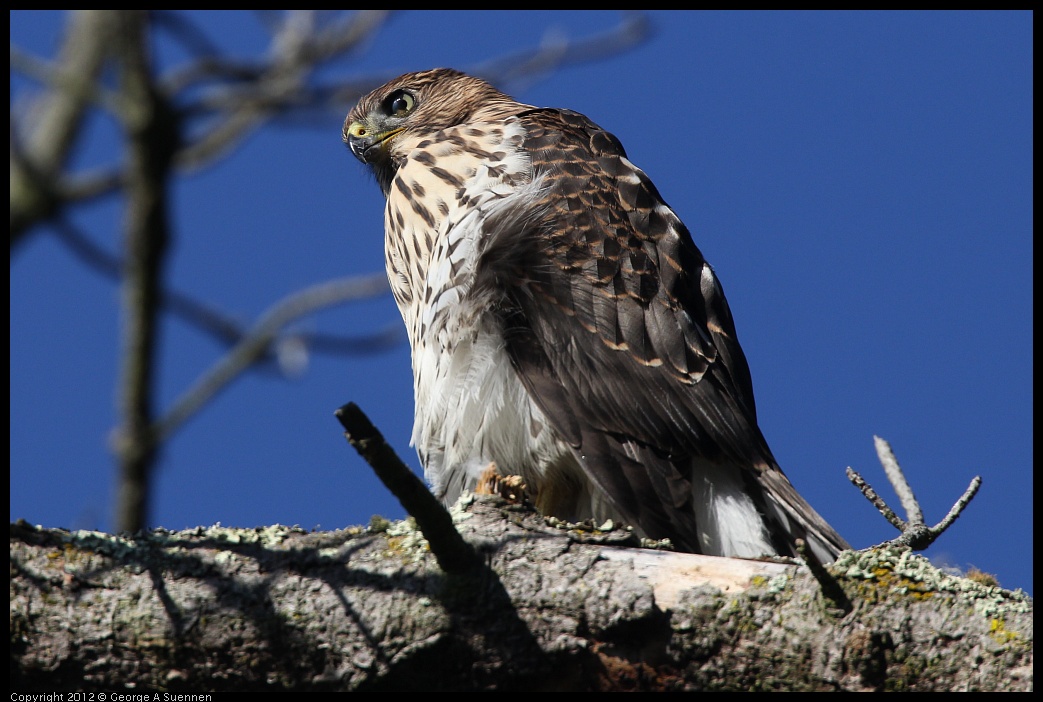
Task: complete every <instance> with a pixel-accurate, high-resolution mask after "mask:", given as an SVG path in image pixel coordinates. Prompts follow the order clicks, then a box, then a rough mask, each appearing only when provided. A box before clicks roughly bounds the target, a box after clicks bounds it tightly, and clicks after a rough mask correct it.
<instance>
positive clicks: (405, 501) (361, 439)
mask: <svg viewBox="0 0 1043 702" xmlns="http://www.w3.org/2000/svg"><path fill="white" fill-rule="evenodd" d="M334 414H335V415H336V417H337V419H338V420H339V421H340V423H341V426H343V427H344V436H346V437H347V439H348V442H349V443H350V444H351V445H352V446H354V447H355V450H356V451H358V452H359V455H360V456H362V458H364V459H365V460H366V463H368V464H369V465H370V466H371V467H372V468H373V470H374V472H376V474H377V477H378V478H380V480H381V482H383V483H384V485H385V487H387V489H388V490H390V491H391V493H392V494H393V495H394V496H395V497H397V498H398V501H399V502H400V503H402V507H404V508H405V510H406V512H408V513H409V514H410V515H411V516H412V517H413V519H415V520H416V523H417V526H418V527H420V531H421V532H423V534H424V538H425V539H427V542H428V544H429V545H430V546H431V552H432V553H433V554H434V555H435V558H436V559H437V560H438V565H439V567H441V569H442V570H444V571H445V572H446V573H449V574H453V575H463V574H467V573H471V572H473V571H474V570H475V567H476V566H478V565H479V560H478V555H477V554H476V553H475V551H474V549H473V548H472V547H471V545H470V544H468V543H467V542H466V541H464V538H463V537H462V536H460V532H458V531H457V530H456V527H455V526H453V518H452V517H451V516H450V515H449V512H448V511H447V510H446V509H445V507H443V506H442V505H441V503H440V502H439V501H438V500H437V499H436V498H435V496H434V495H432V494H431V491H430V490H428V489H427V486H426V485H424V483H423V481H422V480H420V478H418V477H417V476H416V474H414V473H413V471H411V470H410V469H409V467H408V466H407V465H406V464H404V463H403V462H402V460H401V459H400V458H399V457H398V455H397V454H396V453H395V450H394V449H393V448H391V447H390V446H388V444H387V442H386V441H384V437H383V435H382V434H381V433H380V431H379V430H378V429H377V428H376V427H375V426H373V423H372V422H370V421H369V417H367V416H366V415H365V413H363V411H362V410H361V409H359V406H358V405H356V404H355V403H354V402H349V403H348V404H346V405H344V406H343V407H341V408H340V409H338V410H337V411H336V412H334Z"/></svg>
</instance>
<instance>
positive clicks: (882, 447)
mask: <svg viewBox="0 0 1043 702" xmlns="http://www.w3.org/2000/svg"><path fill="white" fill-rule="evenodd" d="M873 440H874V442H875V445H876V452H877V456H878V457H879V458H880V463H881V465H883V467H884V472H885V473H886V474H887V477H888V480H889V481H890V482H891V485H892V486H893V487H894V489H895V492H896V493H897V494H898V495H899V496H900V499H901V501H902V505H903V507H904V508H905V511H906V515H907V516H908V519H907V520H902V519H901V518H900V517H899V516H898V515H896V514H895V513H894V511H893V510H892V509H891V508H890V507H888V505H887V503H886V502H884V500H883V498H881V497H880V496H879V495H878V494H877V493H876V491H875V490H873V488H872V487H871V486H870V485H869V483H867V482H866V481H865V479H863V478H862V476H861V475H859V474H858V473H857V472H856V471H855V470H853V469H852V468H850V467H848V469H847V477H848V480H850V481H851V482H852V483H854V484H855V486H856V487H858V489H859V490H861V491H862V494H863V495H864V496H865V498H866V499H867V500H869V502H870V503H872V505H873V506H874V507H876V509H877V510H878V511H879V512H880V514H882V515H884V517H885V518H886V519H887V521H889V522H890V523H891V524H892V525H893V526H894V527H895V528H896V529H898V530H899V531H900V532H902V534H901V536H898V537H897V538H894V539H892V540H890V541H886V542H884V543H882V544H880V545H879V546H873V547H871V548H881V547H886V546H903V547H909V548H911V549H912V550H914V551H923V550H924V549H926V548H927V547H928V546H930V545H931V544H932V543H934V542H935V541H936V540H937V539H938V537H939V536H941V535H942V534H943V533H945V530H946V529H948V528H949V526H950V525H951V524H952V523H953V522H954V521H956V519H957V517H959V516H960V514H961V513H962V512H963V510H964V509H965V508H966V507H967V505H968V504H970V501H971V499H973V497H974V495H975V493H977V492H978V488H979V487H980V486H981V477H980V476H975V478H974V479H973V480H972V481H971V484H970V487H968V488H967V490H966V491H965V492H964V493H963V496H962V497H960V499H959V500H957V501H956V504H955V505H953V507H952V509H950V510H949V513H948V514H947V515H945V518H944V519H943V520H942V521H940V522H938V524H936V525H935V526H933V527H928V526H927V525H926V524H925V523H924V521H923V510H921V509H920V503H919V502H918V501H917V500H916V497H915V496H914V495H913V491H912V488H910V487H909V484H908V482H907V481H906V479H905V474H904V473H903V472H902V469H901V467H900V466H899V465H898V459H897V458H896V457H895V455H894V452H893V451H892V450H891V446H890V444H888V443H887V442H886V441H884V440H883V439H881V438H880V437H878V436H874V437H873Z"/></svg>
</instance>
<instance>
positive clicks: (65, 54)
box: [10, 10, 113, 250]
mask: <svg viewBox="0 0 1043 702" xmlns="http://www.w3.org/2000/svg"><path fill="white" fill-rule="evenodd" d="M112 19H113V18H112V16H111V15H109V14H106V11H105V10H76V11H74V12H73V13H72V14H71V18H70V22H69V27H68V31H67V35H66V39H65V42H64V44H63V47H62V51H61V55H60V56H59V57H58V62H57V67H56V68H55V70H54V71H53V72H48V76H50V77H54V76H60V77H61V78H60V80H55V81H54V82H53V83H51V84H50V89H49V90H48V91H47V93H46V95H45V97H44V99H43V100H41V101H40V103H38V104H37V105H36V106H35V107H34V109H33V112H34V117H33V119H32V120H31V121H28V122H23V123H21V125H20V126H21V128H24V129H26V130H27V131H28V135H27V136H26V137H25V138H24V139H22V137H21V136H20V135H19V134H18V130H17V129H16V121H15V119H14V115H12V117H11V167H10V172H11V247H12V250H13V249H14V247H15V245H16V244H17V243H18V242H19V241H21V238H22V236H23V235H24V234H25V232H26V231H27V230H28V229H29V227H31V226H32V225H33V224H34V223H35V222H37V221H39V220H41V219H44V218H46V217H48V216H50V214H51V213H52V212H54V211H55V209H56V208H57V207H58V205H59V203H60V198H59V197H58V196H57V195H56V193H55V192H54V189H53V180H54V178H55V177H56V176H57V174H58V173H59V171H60V170H61V168H62V167H63V166H64V165H65V163H66V161H67V159H68V156H69V151H70V149H71V148H72V145H73V144H74V143H75V141H76V138H77V137H78V136H79V134H80V132H81V127H82V125H83V118H84V115H85V114H86V111H87V109H88V108H89V107H90V103H91V100H92V91H93V90H94V89H95V86H96V84H97V82H96V78H97V76H98V74H99V73H100V72H101V68H102V66H103V65H104V59H105V56H106V52H107V51H108V50H109V48H110V44H111V37H112V36H113V22H112ZM11 65H12V68H15V67H16V66H19V67H21V68H23V69H28V68H30V66H38V64H37V63H35V62H31V61H29V59H28V57H24V56H23V55H22V54H21V52H18V51H17V50H16V49H15V48H14V47H12V48H11Z"/></svg>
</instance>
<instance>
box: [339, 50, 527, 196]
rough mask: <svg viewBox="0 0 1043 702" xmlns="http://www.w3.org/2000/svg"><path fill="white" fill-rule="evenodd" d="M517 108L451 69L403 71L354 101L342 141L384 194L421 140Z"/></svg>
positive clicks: (486, 86)
mask: <svg viewBox="0 0 1043 702" xmlns="http://www.w3.org/2000/svg"><path fill="white" fill-rule="evenodd" d="M518 107H520V105H519V103H517V102H515V101H514V100H513V99H512V98H511V97H509V96H507V95H504V94H503V93H501V92H500V91H499V90H497V89H496V88H494V87H492V86H491V85H489V84H488V83H486V82H485V81H484V80H481V79H480V78H475V77H473V76H469V75H466V74H463V73H460V72H459V71H454V70H453V69H451V68H435V69H432V70H430V71H421V72H419V73H406V74H405V75H401V76H399V77H398V78H395V79H394V80H391V81H389V82H387V83H385V84H384V85H382V86H380V87H379V88H377V89H376V90H374V91H373V92H371V93H369V94H368V95H366V96H365V97H363V98H362V99H361V100H359V103H358V104H357V105H355V107H354V109H352V110H351V112H350V113H348V117H347V119H345V120H344V131H343V137H344V143H345V144H347V145H348V148H350V149H351V153H353V154H355V158H357V159H358V160H360V161H362V162H363V163H365V164H367V165H369V166H370V167H372V168H373V171H374V173H375V174H376V176H377V181H378V182H379V183H380V187H381V189H383V190H384V193H385V194H386V193H387V189H388V187H389V186H390V184H391V180H392V178H393V177H394V174H395V171H396V170H397V168H398V166H399V164H400V163H401V162H402V159H403V158H404V157H405V156H406V154H408V153H409V152H410V151H411V150H412V149H413V148H415V146H416V145H417V143H419V142H420V141H422V140H423V139H425V138H427V137H430V136H431V135H433V134H435V133H436V132H438V131H440V130H442V129H445V128H447V127H452V126H455V125H458V124H466V123H470V122H481V121H485V120H487V119H493V118H496V117H499V116H502V115H503V114H504V112H505V111H511V110H514V109H515V108H518ZM522 107H527V106H522Z"/></svg>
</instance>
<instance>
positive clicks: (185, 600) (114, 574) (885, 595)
mask: <svg viewBox="0 0 1043 702" xmlns="http://www.w3.org/2000/svg"><path fill="white" fill-rule="evenodd" d="M454 517H455V520H456V522H457V525H458V528H459V529H460V531H461V532H462V533H463V535H464V536H465V538H466V539H467V540H468V541H469V542H470V543H471V544H473V545H474V546H475V547H476V548H477V549H478V551H479V553H480V554H481V556H482V561H483V564H484V565H482V566H481V567H479V568H478V570H477V571H475V572H472V573H471V574H469V575H466V576H446V575H445V574H444V573H443V572H442V571H441V570H439V568H438V567H437V564H436V563H435V560H434V558H433V556H432V555H431V554H430V552H429V551H428V549H427V547H426V542H425V541H424V540H423V538H422V537H421V535H420V533H419V532H418V531H417V530H416V529H415V527H414V526H413V525H412V523H411V522H410V521H409V520H407V521H405V522H397V523H392V524H389V523H387V522H382V521H381V520H379V519H375V520H374V522H373V523H372V524H371V525H370V526H369V527H366V528H363V527H354V528H349V529H344V530H341V531H335V532H315V533H308V532H305V531H303V530H301V529H299V528H287V527H280V526H274V527H267V528H258V529H245V530H244V529H228V528H222V527H212V528H206V529H204V528H200V529H196V530H191V531H183V532H176V533H175V532H168V531H163V530H157V531H153V532H148V533H144V534H139V535H137V536H134V537H124V536H112V535H109V534H102V533H96V532H73V533H70V532H65V531H60V530H46V529H40V528H35V527H32V526H30V525H27V524H25V523H23V522H19V523H18V524H14V525H12V527H11V639H10V640H11V647H12V651H11V656H12V658H11V660H12V663H11V667H12V680H13V681H12V691H16V692H31V691H39V692H60V691H73V690H75V691H90V690H95V691H106V692H108V693H112V692H117V691H134V692H144V691H169V692H203V691H221V690H267V689H295V690H302V689H326V690H377V689H380V690H392V689H394V690H406V689H416V690H439V689H451V690H469V689H504V690H507V689H524V690H530V691H531V690H674V689H699V690H1029V689H1031V687H1032V601H1031V599H1030V598H1028V597H1027V596H1026V595H1024V593H1021V592H1020V591H1016V592H1010V591H1006V590H1001V589H1000V588H997V587H991V586H988V585H982V584H979V583H976V582H972V581H970V580H967V579H964V578H958V577H953V576H950V575H947V574H945V573H942V572H940V571H938V570H936V569H934V568H933V567H931V566H930V565H929V564H928V563H927V561H926V560H924V559H923V558H920V557H917V556H913V555H911V554H909V553H908V552H901V551H880V552H871V553H855V552H847V553H845V554H843V555H842V556H841V558H840V560H839V561H838V562H837V564H836V565H834V566H833V567H832V568H831V572H832V573H833V575H834V576H836V578H837V581H838V582H839V584H840V586H841V587H842V588H843V590H844V592H845V594H846V596H847V598H848V599H849V600H850V608H849V611H847V612H846V613H845V611H844V610H842V609H837V608H836V607H835V606H834V604H835V601H833V600H829V599H826V598H823V596H822V595H821V592H822V590H821V588H820V585H819V583H818V582H817V581H816V580H815V579H814V578H813V577H812V576H811V575H810V573H809V572H808V571H807V569H806V568H804V567H802V566H798V565H793V564H789V563H774V562H760V561H746V560H739V559H723V558H712V557H706V556H694V555H690V554H676V553H670V552H666V551H654V550H648V549H640V548H635V547H633V545H632V543H633V540H632V539H631V537H630V536H629V535H628V534H627V532H626V531H625V530H622V529H618V528H617V529H611V530H608V531H600V530H596V529H587V530H577V529H575V528H572V529H569V530H565V529H561V528H556V527H555V526H551V525H550V524H548V523H547V522H546V521H544V520H543V519H542V518H540V517H539V516H537V515H535V514H533V513H532V512H531V511H528V510H526V509H525V508H523V507H520V506H514V505H508V504H506V503H505V502H504V501H503V500H501V499H500V498H498V497H492V496H489V497H481V498H472V499H471V500H470V501H465V502H464V503H461V504H460V505H458V506H457V508H456V509H455V510H454Z"/></svg>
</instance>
